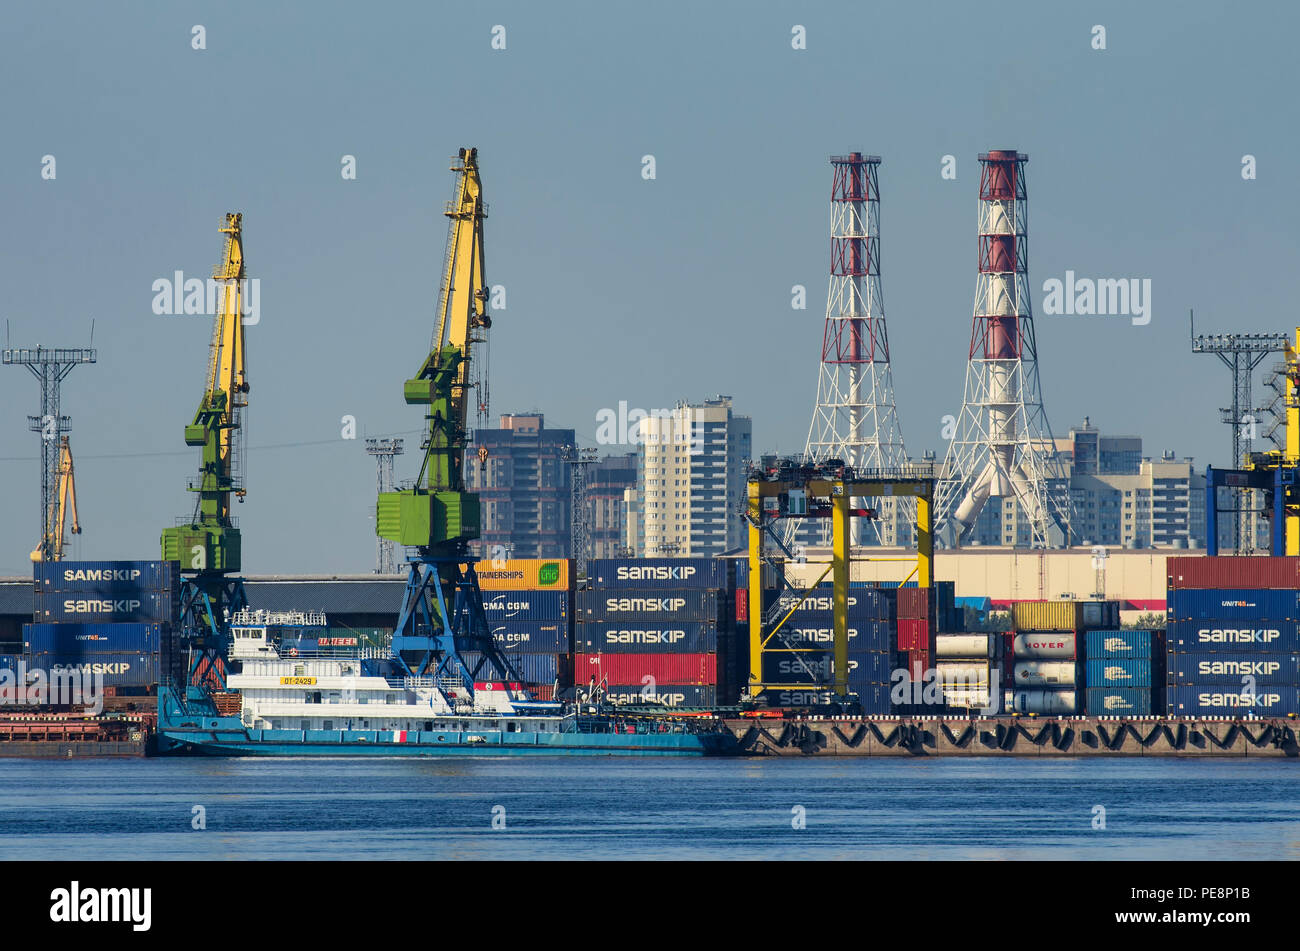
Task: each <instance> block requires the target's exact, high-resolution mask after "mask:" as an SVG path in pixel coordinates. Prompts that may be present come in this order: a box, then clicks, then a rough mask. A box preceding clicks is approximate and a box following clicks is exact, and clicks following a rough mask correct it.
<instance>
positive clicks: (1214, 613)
mask: <svg viewBox="0 0 1300 951" xmlns="http://www.w3.org/2000/svg"><path fill="white" fill-rule="evenodd" d="M1297 607H1300V592H1297V591H1292V590H1279V589H1269V588H1261V589H1258V590H1252V589H1246V588H1177V589H1174V590H1171V591H1170V592H1169V593H1168V604H1167V612H1166V614H1167V616H1168V618H1169V620H1170V621H1198V620H1205V619H1217V620H1222V621H1234V622H1241V621H1247V622H1251V624H1252V626H1254V627H1260V626H1262V625H1263V624H1265V623H1266V622H1267V621H1294V620H1296V619H1297V618H1300V611H1297Z"/></svg>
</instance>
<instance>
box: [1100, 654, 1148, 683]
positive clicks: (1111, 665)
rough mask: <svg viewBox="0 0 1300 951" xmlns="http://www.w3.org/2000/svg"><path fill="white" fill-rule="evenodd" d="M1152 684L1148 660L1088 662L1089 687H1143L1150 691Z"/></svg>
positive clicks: (1121, 659)
mask: <svg viewBox="0 0 1300 951" xmlns="http://www.w3.org/2000/svg"><path fill="white" fill-rule="evenodd" d="M1152 683H1153V680H1152V677H1151V661H1149V660H1142V659H1140V658H1114V657H1102V658H1098V659H1096V660H1090V661H1088V686H1089V687H1145V688H1147V690H1148V691H1150V688H1151V685H1152Z"/></svg>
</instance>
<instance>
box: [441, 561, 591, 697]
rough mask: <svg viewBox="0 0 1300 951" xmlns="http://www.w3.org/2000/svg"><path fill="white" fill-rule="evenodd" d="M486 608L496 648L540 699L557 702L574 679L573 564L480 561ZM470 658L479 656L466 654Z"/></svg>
mask: <svg viewBox="0 0 1300 951" xmlns="http://www.w3.org/2000/svg"><path fill="white" fill-rule="evenodd" d="M474 570H475V573H476V574H477V575H478V578H479V587H480V588H481V589H482V591H483V612H484V614H486V615H487V622H488V629H489V630H490V631H491V632H492V639H493V641H495V642H496V646H497V648H498V649H499V650H500V651H501V652H502V653H503V654H505V655H506V656H507V657H508V658H509V660H510V663H511V665H512V666H513V667H514V668H515V672H516V673H517V674H519V677H520V679H521V680H522V682H523V683H524V684H525V685H526V686H527V687H528V691H529V693H531V694H532V696H533V698H534V699H536V700H553V699H554V698H555V691H556V688H557V686H558V687H560V688H563V687H565V686H567V685H568V684H569V683H570V677H571V673H570V665H569V661H570V655H571V653H572V650H573V628H572V622H573V607H572V606H573V582H574V571H573V562H572V561H570V560H569V559H555V558H540V559H513V560H504V561H481V562H479V563H478V564H477V565H475V569H474ZM465 660H466V662H468V663H470V664H474V663H476V662H477V658H476V657H475V656H474V655H473V653H472V652H467V653H466V657H465Z"/></svg>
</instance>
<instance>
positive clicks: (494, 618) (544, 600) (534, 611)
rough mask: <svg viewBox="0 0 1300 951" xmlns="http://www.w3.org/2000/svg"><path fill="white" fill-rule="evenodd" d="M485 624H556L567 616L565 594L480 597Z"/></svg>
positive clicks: (487, 594)
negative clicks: (508, 622)
mask: <svg viewBox="0 0 1300 951" xmlns="http://www.w3.org/2000/svg"><path fill="white" fill-rule="evenodd" d="M483 611H484V613H486V614H487V619H488V622H489V623H493V622H499V621H557V620H559V619H561V618H567V617H568V616H569V592H567V591H493V592H484V594H483Z"/></svg>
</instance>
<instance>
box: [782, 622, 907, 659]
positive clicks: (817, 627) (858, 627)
mask: <svg viewBox="0 0 1300 951" xmlns="http://www.w3.org/2000/svg"><path fill="white" fill-rule="evenodd" d="M848 635H849V650H850V651H869V650H876V651H886V650H892V649H893V647H894V640H895V633H894V626H893V625H892V624H891V623H890V622H888V621H870V620H866V619H855V618H850V619H849V625H848ZM834 643H835V628H834V626H833V622H832V621H831V618H830V617H829V616H827V617H820V618H816V617H815V618H804V617H801V616H800V615H798V614H796V615H795V616H794V617H792V618H790V620H788V621H786V622H785V624H784V625H782V627H781V630H780V631H778V632H777V634H776V636H775V637H773V638H772V640H771V641H769V644H771V645H773V646H781V647H792V648H796V649H816V648H825V647H830V646H832V645H833V644H834Z"/></svg>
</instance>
